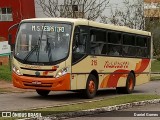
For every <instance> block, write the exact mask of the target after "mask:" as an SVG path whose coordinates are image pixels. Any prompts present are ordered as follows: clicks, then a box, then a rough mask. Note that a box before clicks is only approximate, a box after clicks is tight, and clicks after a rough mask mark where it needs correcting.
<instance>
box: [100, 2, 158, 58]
mask: <svg viewBox="0 0 160 120" xmlns="http://www.w3.org/2000/svg"><path fill="white" fill-rule="evenodd" d="M154 8H156V9H152V8H151V6H150V4H148V5H147V4H144V2H143V0H133V1H131V0H123V9H120V8H119V7H118V6H117V7H116V8H112V6H111V12H110V13H111V14H110V16H105V15H103V16H101V18H102V19H101V22H103V23H112V24H115V25H120V26H127V27H130V28H134V29H140V30H146V31H150V32H151V33H152V35H153V49H154V55H155V56H160V44H159V43H160V34H159V31H160V5H159V3H157V4H154Z"/></svg>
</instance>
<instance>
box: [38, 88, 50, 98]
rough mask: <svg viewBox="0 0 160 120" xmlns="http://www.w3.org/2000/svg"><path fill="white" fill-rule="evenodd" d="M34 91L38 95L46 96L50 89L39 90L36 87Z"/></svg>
mask: <svg viewBox="0 0 160 120" xmlns="http://www.w3.org/2000/svg"><path fill="white" fill-rule="evenodd" d="M36 92H37V93H38V94H39V95H40V96H47V95H48V94H49V92H50V90H39V89H36Z"/></svg>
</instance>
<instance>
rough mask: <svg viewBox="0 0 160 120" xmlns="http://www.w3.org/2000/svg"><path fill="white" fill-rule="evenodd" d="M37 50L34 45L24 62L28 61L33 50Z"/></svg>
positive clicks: (36, 46)
mask: <svg viewBox="0 0 160 120" xmlns="http://www.w3.org/2000/svg"><path fill="white" fill-rule="evenodd" d="M37 49H38V45H35V46H34V47H33V48H32V49H31V51H30V52H29V53H28V54H27V55H26V57H25V58H24V62H26V61H27V60H28V58H29V57H30V56H31V55H32V54H33V52H34V51H35V50H37Z"/></svg>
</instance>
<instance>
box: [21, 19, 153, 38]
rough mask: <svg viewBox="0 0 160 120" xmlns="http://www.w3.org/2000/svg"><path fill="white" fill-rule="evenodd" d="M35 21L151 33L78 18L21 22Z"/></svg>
mask: <svg viewBox="0 0 160 120" xmlns="http://www.w3.org/2000/svg"><path fill="white" fill-rule="evenodd" d="M37 21H48V22H51V21H61V22H71V23H74V24H75V25H89V26H92V27H97V28H104V29H109V30H115V31H120V32H126V33H135V34H140V35H147V36H151V32H148V31H142V30H137V29H131V28H129V27H126V26H117V25H113V24H104V23H99V22H95V21H90V20H87V19H82V18H78V19H74V18H32V19H24V20H22V22H37Z"/></svg>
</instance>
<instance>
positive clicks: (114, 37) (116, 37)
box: [108, 32, 121, 44]
mask: <svg viewBox="0 0 160 120" xmlns="http://www.w3.org/2000/svg"><path fill="white" fill-rule="evenodd" d="M108 43H114V44H121V34H120V33H116V32H108Z"/></svg>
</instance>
